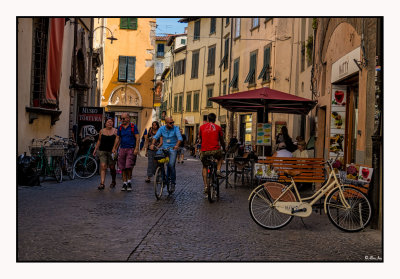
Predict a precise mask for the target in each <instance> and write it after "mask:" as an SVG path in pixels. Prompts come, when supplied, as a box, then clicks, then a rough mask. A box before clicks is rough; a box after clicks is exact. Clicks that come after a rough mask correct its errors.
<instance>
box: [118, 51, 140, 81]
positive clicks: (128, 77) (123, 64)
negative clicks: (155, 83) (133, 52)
mask: <svg viewBox="0 0 400 279" xmlns="http://www.w3.org/2000/svg"><path fill="white" fill-rule="evenodd" d="M135 68H136V57H135V56H119V64H118V81H122V82H135Z"/></svg>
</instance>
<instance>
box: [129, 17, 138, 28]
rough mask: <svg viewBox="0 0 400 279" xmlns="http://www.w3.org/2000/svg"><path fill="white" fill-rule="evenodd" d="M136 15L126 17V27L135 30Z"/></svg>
mask: <svg viewBox="0 0 400 279" xmlns="http://www.w3.org/2000/svg"><path fill="white" fill-rule="evenodd" d="M137 25H138V24H137V17H131V18H128V29H132V30H137Z"/></svg>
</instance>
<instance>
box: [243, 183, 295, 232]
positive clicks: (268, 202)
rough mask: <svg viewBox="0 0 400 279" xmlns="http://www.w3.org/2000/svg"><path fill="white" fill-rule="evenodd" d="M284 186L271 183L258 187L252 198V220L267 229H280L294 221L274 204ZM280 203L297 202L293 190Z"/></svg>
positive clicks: (250, 205) (250, 208) (250, 207)
mask: <svg viewBox="0 0 400 279" xmlns="http://www.w3.org/2000/svg"><path fill="white" fill-rule="evenodd" d="M284 188H285V186H284V185H282V184H280V183H276V182H269V183H265V184H262V185H260V186H258V187H257V188H256V189H255V190H254V192H253V193H252V194H251V196H250V202H249V210H250V215H251V218H253V220H254V222H256V223H257V224H258V225H259V226H261V227H263V228H265V229H271V230H274V229H280V228H282V227H284V226H286V225H287V224H289V223H290V221H292V219H293V216H292V215H287V214H284V213H281V212H279V211H278V210H277V209H276V208H275V207H274V206H273V202H274V201H275V200H276V199H277V198H278V197H279V196H280V195H281V194H282V192H283V191H284V190H283V189H284ZM279 200H280V201H286V202H288V201H291V202H294V201H296V197H295V196H294V194H293V192H292V191H291V190H288V191H287V192H286V193H285V194H284V195H283V196H282V197H281V198H280V199H279Z"/></svg>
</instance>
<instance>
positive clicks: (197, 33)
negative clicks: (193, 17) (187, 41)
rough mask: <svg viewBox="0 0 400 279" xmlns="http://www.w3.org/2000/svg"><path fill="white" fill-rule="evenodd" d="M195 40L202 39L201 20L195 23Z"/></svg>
mask: <svg viewBox="0 0 400 279" xmlns="http://www.w3.org/2000/svg"><path fill="white" fill-rule="evenodd" d="M193 40H200V20H198V21H196V22H195V23H194V34H193Z"/></svg>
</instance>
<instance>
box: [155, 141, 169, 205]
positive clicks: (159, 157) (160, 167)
mask: <svg viewBox="0 0 400 279" xmlns="http://www.w3.org/2000/svg"><path fill="white" fill-rule="evenodd" d="M154 160H156V162H157V169H156V173H155V175H154V177H155V178H154V194H155V196H156V198H157V200H159V199H161V196H162V194H163V190H164V187H165V186H167V191H168V194H169V195H171V194H172V193H173V192H174V190H173V189H172V188H171V183H169V181H167V174H166V172H165V167H166V165H167V164H168V162H169V148H167V149H158V152H157V154H156V156H154Z"/></svg>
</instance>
